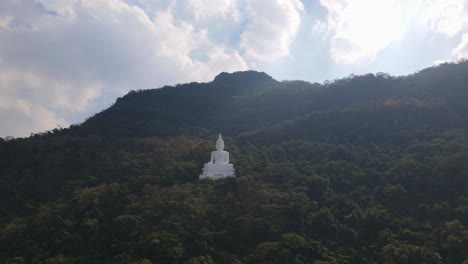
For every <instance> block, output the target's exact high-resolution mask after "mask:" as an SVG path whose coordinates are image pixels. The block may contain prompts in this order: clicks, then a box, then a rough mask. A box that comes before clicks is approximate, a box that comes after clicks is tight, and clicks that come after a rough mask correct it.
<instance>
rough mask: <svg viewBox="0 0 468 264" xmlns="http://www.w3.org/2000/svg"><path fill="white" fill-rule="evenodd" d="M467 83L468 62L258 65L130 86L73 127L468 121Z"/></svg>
mask: <svg viewBox="0 0 468 264" xmlns="http://www.w3.org/2000/svg"><path fill="white" fill-rule="evenodd" d="M467 83H468V63H467V62H464V63H460V64H443V65H441V66H438V67H434V68H429V69H426V70H423V71H420V72H418V73H415V74H413V75H410V76H403V77H392V76H389V75H387V74H375V75H374V74H367V75H363V76H350V77H348V78H345V79H340V80H336V81H334V82H330V83H326V84H317V83H314V84H312V83H307V82H302V81H283V82H278V81H275V80H274V79H273V78H271V77H270V76H268V75H266V74H265V73H258V72H253V71H248V72H237V73H233V74H227V73H222V74H220V75H218V76H217V77H216V78H215V79H214V81H212V82H209V83H189V84H182V85H177V86H176V87H164V88H162V89H153V90H142V91H136V92H130V93H129V94H128V95H126V96H124V97H123V98H119V99H118V100H117V102H116V103H115V104H114V105H113V106H112V107H110V108H109V109H107V110H105V111H103V112H101V113H99V114H97V115H95V116H94V117H92V118H90V119H89V120H87V121H86V122H85V123H84V124H82V125H81V126H77V127H73V128H72V129H71V130H70V131H68V132H69V133H70V134H71V135H101V136H132V137H138V136H176V135H192V136H202V137H206V136H208V135H212V134H214V133H216V132H218V131H222V132H223V133H224V134H226V135H230V136H237V135H239V134H240V133H245V132H251V131H254V130H258V129H265V128H266V129H267V130H266V131H265V130H262V132H261V137H265V134H264V133H267V134H270V133H268V132H267V131H268V130H269V128H270V127H274V129H275V130H278V129H280V130H283V129H286V131H284V133H286V134H289V133H294V137H295V138H297V137H300V138H304V137H308V138H311V137H322V136H325V135H329V136H336V137H343V136H346V137H347V136H358V135H364V136H366V137H379V136H387V135H388V134H389V133H394V132H400V131H402V130H418V129H435V130H443V129H449V128H462V127H463V128H465V127H467V126H468V103H467V102H468V89H467V88H466V85H467ZM286 124H287V127H288V128H285V126H286ZM291 126H292V129H291ZM343 127H346V128H347V129H342V128H343ZM288 129H289V130H292V131H288Z"/></svg>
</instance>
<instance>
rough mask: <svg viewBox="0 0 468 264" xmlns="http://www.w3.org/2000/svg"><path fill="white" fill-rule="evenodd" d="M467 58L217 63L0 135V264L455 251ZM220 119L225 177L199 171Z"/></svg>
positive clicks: (369, 258)
mask: <svg viewBox="0 0 468 264" xmlns="http://www.w3.org/2000/svg"><path fill="white" fill-rule="evenodd" d="M467 67H468V63H466V62H464V63H460V64H457V65H455V64H447V65H443V66H440V67H436V68H432V69H427V70H424V71H421V72H420V73H417V74H415V75H411V76H407V77H398V78H395V77H391V76H388V75H385V74H377V75H372V74H370V75H364V76H355V77H349V78H345V79H342V80H337V81H334V82H331V83H327V84H324V85H319V84H309V83H305V82H297V81H293V82H277V81H275V80H273V79H272V78H271V77H269V76H267V75H266V74H258V73H255V72H249V73H245V74H240V75H229V74H222V75H220V76H219V77H217V79H216V80H215V81H214V82H212V83H204V84H200V83H191V84H185V85H179V86H177V87H165V88H162V89H160V90H148V91H138V92H131V93H129V94H128V95H126V96H125V97H123V98H120V99H119V100H118V101H117V102H116V104H115V105H114V106H112V107H111V108H109V109H107V110H105V111H103V112H101V113H99V114H97V115H96V116H94V117H92V118H90V119H89V120H88V121H86V122H85V123H84V124H82V125H80V126H73V127H72V128H70V129H65V130H56V131H53V132H50V133H44V134H42V135H33V136H31V137H30V138H25V139H11V138H8V139H5V140H3V139H0V263H15V264H20V263H73V264H74V263H77V264H79V263H134V264H150V263H191V264H196V263H199V264H202V263H203V264H210V263H236V264H241V263H245V264H250V263H315V264H317V263H463V262H464V261H465V262H466V261H467V260H468V251H467V249H468V230H467V227H468V152H467V149H468V130H467V128H468V127H467V126H468V115H467V114H466V113H468V108H467V105H468V100H467V99H468V92H467V90H466V81H468V80H467V79H466V78H467V77H466V74H465V73H466V68H467ZM442 88H443V89H442ZM279 106H281V107H279ZM213 109H216V111H213ZM219 131H221V132H223V133H225V134H227V136H226V139H225V140H226V146H227V151H229V152H230V153H231V155H232V162H233V163H234V164H235V167H236V174H237V176H238V177H237V178H235V179H225V180H220V181H210V180H203V181H199V180H197V179H198V174H199V172H200V169H201V167H202V165H203V163H204V162H206V161H207V160H208V158H209V152H210V151H211V150H212V149H213V139H214V138H215V137H214V135H215V133H217V132H219Z"/></svg>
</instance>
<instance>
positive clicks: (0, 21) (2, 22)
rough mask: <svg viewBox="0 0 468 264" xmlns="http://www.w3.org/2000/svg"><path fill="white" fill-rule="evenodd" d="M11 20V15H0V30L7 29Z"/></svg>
mask: <svg viewBox="0 0 468 264" xmlns="http://www.w3.org/2000/svg"><path fill="white" fill-rule="evenodd" d="M11 22H13V17H12V16H4V17H0V30H9V29H10V25H11Z"/></svg>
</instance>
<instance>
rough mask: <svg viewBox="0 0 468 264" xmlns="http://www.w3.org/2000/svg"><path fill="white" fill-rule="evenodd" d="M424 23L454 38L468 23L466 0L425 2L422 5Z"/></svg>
mask: <svg viewBox="0 0 468 264" xmlns="http://www.w3.org/2000/svg"><path fill="white" fill-rule="evenodd" d="M419 11H420V13H421V15H422V18H423V22H425V23H428V24H429V25H430V27H431V28H432V29H434V30H436V31H438V32H441V33H444V34H447V35H449V36H454V35H456V34H457V33H459V32H460V31H461V30H463V29H464V27H465V25H466V23H467V22H468V1H466V0H424V1H422V2H421V4H420V10H419Z"/></svg>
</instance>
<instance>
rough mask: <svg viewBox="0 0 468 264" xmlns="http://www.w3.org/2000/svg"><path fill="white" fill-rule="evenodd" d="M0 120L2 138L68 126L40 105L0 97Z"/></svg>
mask: <svg viewBox="0 0 468 264" xmlns="http://www.w3.org/2000/svg"><path fill="white" fill-rule="evenodd" d="M0 120H1V125H0V129H1V133H2V136H7V135H15V136H17V135H21V136H26V135H29V133H37V132H43V131H46V130H49V129H51V128H55V127H59V126H62V127H63V126H67V125H68V123H67V122H66V121H65V120H63V119H62V118H59V117H57V115H56V114H55V113H53V112H51V111H49V110H47V109H46V108H44V107H42V106H40V105H35V104H32V103H31V102H28V101H25V100H22V99H17V100H12V99H11V98H4V97H2V96H1V95H0Z"/></svg>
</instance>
